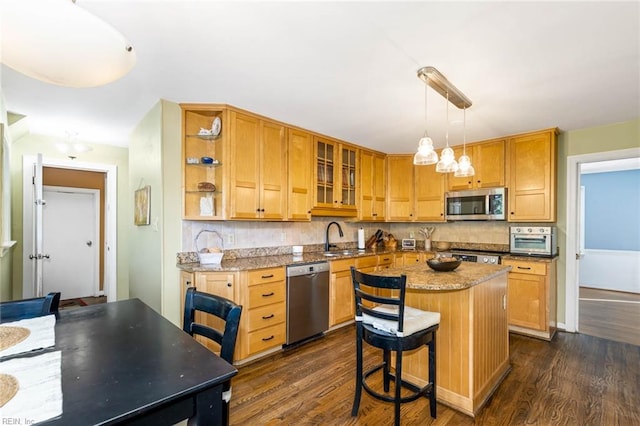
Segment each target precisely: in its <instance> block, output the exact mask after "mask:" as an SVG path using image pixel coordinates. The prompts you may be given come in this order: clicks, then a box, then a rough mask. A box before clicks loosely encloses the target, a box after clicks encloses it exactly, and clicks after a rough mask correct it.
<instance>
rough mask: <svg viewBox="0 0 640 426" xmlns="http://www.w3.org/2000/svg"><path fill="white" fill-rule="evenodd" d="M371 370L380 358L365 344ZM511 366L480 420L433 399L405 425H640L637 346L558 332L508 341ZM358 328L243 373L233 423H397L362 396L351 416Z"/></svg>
mask: <svg viewBox="0 0 640 426" xmlns="http://www.w3.org/2000/svg"><path fill="white" fill-rule="evenodd" d="M365 348H366V352H365V360H366V362H367V364H366V365H373V364H374V363H375V359H379V358H378V357H377V352H376V351H375V350H373V349H372V348H367V345H365ZM510 351H511V364H512V367H513V368H512V370H511V372H510V373H509V375H508V376H507V378H506V379H505V381H504V382H503V383H502V384H501V385H500V387H499V388H498V390H497V391H496V393H495V394H494V395H493V397H492V398H491V399H490V400H489V401H488V402H487V404H486V405H485V407H484V408H482V409H481V411H480V412H479V413H478V415H477V417H476V418H475V420H474V419H472V418H471V417H468V416H465V415H463V414H460V413H458V412H456V411H454V410H452V409H450V408H448V407H446V406H444V405H442V404H438V418H437V419H436V420H432V419H431V417H430V416H429V405H428V401H427V400H426V399H419V400H417V401H414V402H412V403H408V404H404V405H403V407H402V424H403V425H418V424H420V425H473V424H476V425H521V424H536V425H583V426H588V425H597V426H599V425H640V404H639V401H638V398H639V396H640V347H638V346H634V345H630V344H624V343H619V342H614V341H610V340H604V339H599V338H596V337H592V336H587V335H583V334H571V333H564V332H559V333H558V334H557V335H556V337H555V339H554V340H553V341H552V342H545V341H541V340H537V339H532V338H528V337H524V336H519V335H515V334H512V335H511V336H510ZM354 369H355V328H354V327H353V326H347V327H344V328H342V329H340V330H337V331H334V332H332V333H329V334H328V335H327V336H325V337H324V338H323V339H320V340H317V341H314V342H310V343H308V344H306V345H304V346H302V347H299V348H297V349H293V350H290V351H288V352H281V353H277V354H274V355H272V356H270V357H268V358H265V359H262V360H260V361H257V362H255V363H252V364H249V365H246V366H241V367H239V374H238V375H237V376H236V377H235V378H234V379H233V382H232V384H233V398H232V400H231V403H230V411H231V418H230V421H231V424H232V425H376V426H377V425H391V424H393V405H392V404H390V403H385V402H382V401H378V400H376V399H373V398H372V397H370V396H369V395H368V394H366V393H364V392H363V395H362V402H361V404H360V412H359V416H358V417H351V404H352V402H353V392H354V380H355V379H354V377H355V370H354Z"/></svg>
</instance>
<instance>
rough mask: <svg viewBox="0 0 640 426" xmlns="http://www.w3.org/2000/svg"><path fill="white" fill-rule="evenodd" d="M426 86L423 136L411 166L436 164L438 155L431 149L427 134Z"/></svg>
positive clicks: (425, 90) (431, 143) (431, 144)
mask: <svg viewBox="0 0 640 426" xmlns="http://www.w3.org/2000/svg"><path fill="white" fill-rule="evenodd" d="M427 128H428V127H427V86H426V85H425V86H424V136H423V137H422V138H421V139H420V142H418V152H416V155H414V156H413V164H415V165H417V166H428V165H429V164H436V163H437V162H438V154H437V153H436V151H435V150H434V149H433V140H431V138H430V137H429V134H428V132H427Z"/></svg>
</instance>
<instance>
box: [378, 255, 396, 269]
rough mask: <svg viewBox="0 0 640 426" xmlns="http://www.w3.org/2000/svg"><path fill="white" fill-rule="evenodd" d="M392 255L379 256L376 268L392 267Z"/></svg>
mask: <svg viewBox="0 0 640 426" xmlns="http://www.w3.org/2000/svg"><path fill="white" fill-rule="evenodd" d="M394 257H395V256H394V255H393V254H381V255H379V256H378V266H387V267H388V266H390V265H393V260H394Z"/></svg>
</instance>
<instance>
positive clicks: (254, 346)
mask: <svg viewBox="0 0 640 426" xmlns="http://www.w3.org/2000/svg"><path fill="white" fill-rule="evenodd" d="M285 339H286V327H285V324H284V323H282V324H276V325H272V326H271V327H267V328H263V329H261V330H257V331H253V332H251V333H249V339H248V340H249V354H254V353H257V352H261V351H264V350H266V349H269V348H272V347H274V346H278V345H282V344H283V343H284V342H285Z"/></svg>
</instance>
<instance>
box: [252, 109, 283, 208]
mask: <svg viewBox="0 0 640 426" xmlns="http://www.w3.org/2000/svg"><path fill="white" fill-rule="evenodd" d="M260 130H261V131H260V136H261V143H260V158H259V162H260V191H259V201H258V204H259V209H260V218H261V219H267V220H283V219H284V218H285V214H286V208H287V206H286V202H287V197H286V196H287V192H286V188H287V161H286V146H285V133H284V126H282V125H280V124H277V123H274V122H270V121H265V120H262V121H261V123H260Z"/></svg>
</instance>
